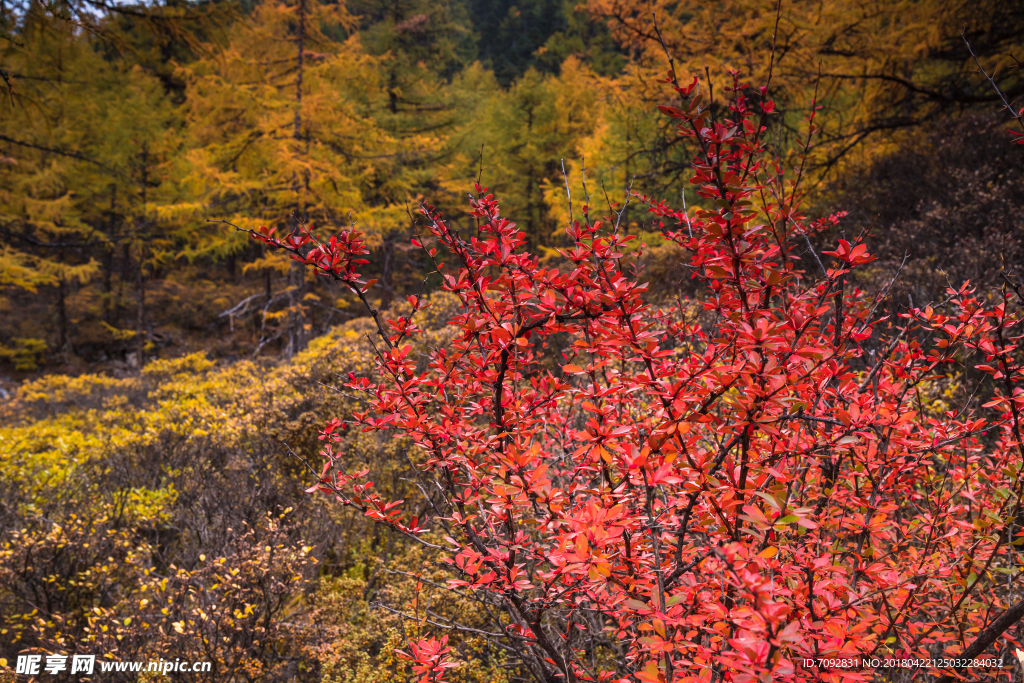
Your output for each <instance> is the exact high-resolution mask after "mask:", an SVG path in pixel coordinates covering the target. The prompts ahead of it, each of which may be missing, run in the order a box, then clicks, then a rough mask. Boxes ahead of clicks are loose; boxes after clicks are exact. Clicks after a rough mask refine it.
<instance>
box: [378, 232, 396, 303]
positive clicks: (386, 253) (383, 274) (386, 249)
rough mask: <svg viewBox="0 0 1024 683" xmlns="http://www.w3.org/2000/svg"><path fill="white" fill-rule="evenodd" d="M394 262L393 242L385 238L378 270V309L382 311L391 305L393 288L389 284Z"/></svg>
mask: <svg viewBox="0 0 1024 683" xmlns="http://www.w3.org/2000/svg"><path fill="white" fill-rule="evenodd" d="M394 260H395V242H394V240H392V239H390V238H387V239H385V240H384V244H383V245H382V246H381V269H380V289H381V293H380V309H381V310H382V311H383V310H384V309H386V308H387V307H388V306H390V305H391V300H392V299H393V298H394V293H395V290H394V287H393V286H392V284H391V279H392V278H391V271H392V270H394V267H393V265H392V262H393V261H394Z"/></svg>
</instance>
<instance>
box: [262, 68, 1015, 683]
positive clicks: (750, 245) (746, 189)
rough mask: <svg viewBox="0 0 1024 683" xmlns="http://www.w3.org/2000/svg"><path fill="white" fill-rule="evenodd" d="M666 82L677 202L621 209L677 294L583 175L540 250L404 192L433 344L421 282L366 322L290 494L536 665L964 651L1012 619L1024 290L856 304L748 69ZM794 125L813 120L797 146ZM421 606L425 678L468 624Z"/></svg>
mask: <svg viewBox="0 0 1024 683" xmlns="http://www.w3.org/2000/svg"><path fill="white" fill-rule="evenodd" d="M665 82H666V83H668V85H669V87H670V88H672V90H671V91H670V94H672V96H673V98H674V102H673V103H672V104H671V106H662V107H660V109H661V111H662V112H663V113H664V114H665V115H667V116H669V117H671V118H672V119H674V121H675V125H676V128H677V130H678V133H679V134H680V135H682V136H685V137H686V138H688V140H689V142H690V144H691V148H692V149H694V150H696V154H695V157H694V159H693V164H692V180H691V181H690V182H691V183H692V184H693V185H694V186H695V187H696V190H697V193H698V195H699V197H700V205H699V207H698V208H696V209H691V210H690V211H689V212H686V211H681V210H678V209H674V208H672V207H670V206H669V205H668V204H667V203H664V202H660V201H656V200H654V199H650V198H647V197H644V196H639V195H637V196H634V197H631V198H630V201H639V202H642V203H645V204H646V205H647V207H648V209H649V211H650V214H651V215H652V216H653V218H654V221H655V226H656V227H657V228H660V229H661V231H662V232H663V235H664V236H665V237H666V238H667V239H669V240H671V241H672V242H674V243H676V244H677V245H679V247H681V248H683V249H685V251H686V253H687V254H688V262H687V265H686V267H687V269H688V271H689V273H690V274H691V278H692V279H693V280H694V281H696V282H697V283H699V284H700V285H701V287H702V292H701V294H700V295H699V296H698V297H695V298H692V299H686V298H681V299H678V300H677V301H676V302H675V303H674V304H673V305H666V306H660V307H656V306H653V305H652V304H650V303H648V302H646V301H645V291H646V289H647V285H646V284H645V283H644V273H643V269H642V265H641V264H642V262H643V249H644V246H643V245H642V244H639V240H638V239H637V237H636V236H634V235H630V234H627V231H626V230H625V226H624V225H621V224H620V223H619V222H618V220H617V216H618V214H619V212H620V211H621V208H620V207H617V206H615V205H612V204H609V205H608V209H607V211H605V212H604V213H605V214H606V215H604V216H603V217H602V218H598V217H597V214H598V213H599V212H598V210H597V209H596V208H595V207H594V206H593V205H592V204H591V196H590V195H589V194H588V189H587V187H586V184H585V179H584V178H580V179H577V182H579V181H582V182H581V183H580V185H581V186H582V195H580V194H578V192H577V194H576V196H575V197H573V198H572V202H573V203H572V204H571V207H572V209H571V210H572V211H573V213H572V214H571V219H570V220H571V223H570V224H569V225H568V226H567V228H566V232H567V234H568V237H569V241H570V245H569V246H568V247H567V248H566V249H564V250H563V252H562V255H563V256H564V257H565V258H566V259H568V261H569V262H571V267H570V268H568V269H566V270H563V271H559V270H556V269H547V268H543V267H541V266H540V265H539V260H538V257H537V255H535V254H533V253H530V252H529V251H528V250H527V249H526V248H525V237H524V235H523V233H522V232H521V231H520V230H519V229H517V227H516V224H515V223H514V222H513V221H512V220H510V219H508V218H505V217H504V216H502V215H501V213H500V210H499V206H498V201H497V200H496V199H495V198H494V197H493V196H492V195H490V194H488V193H487V191H486V189H485V188H482V187H478V188H477V192H478V194H477V196H476V197H475V198H474V199H472V202H471V203H472V215H473V216H474V217H475V219H476V221H477V227H476V230H475V231H474V233H473V234H466V233H465V232H462V233H460V232H459V231H458V230H456V229H455V227H453V225H452V224H450V223H448V222H446V220H445V219H444V218H443V217H442V216H441V215H440V214H439V212H438V211H436V210H435V209H434V208H432V207H431V206H429V205H424V206H423V207H422V209H421V213H422V216H423V219H424V220H423V225H424V226H425V228H426V232H425V234H424V235H423V237H421V238H419V239H418V241H417V242H416V245H417V246H418V247H420V246H421V247H422V248H423V250H424V251H425V252H426V253H427V254H428V255H429V257H430V259H432V260H433V263H434V264H435V266H436V270H435V274H434V275H433V277H434V278H435V279H436V278H437V277H440V279H441V283H440V288H441V289H443V290H444V291H447V292H452V293H454V294H456V295H457V296H458V297H459V300H460V302H461V306H462V308H461V311H460V312H459V313H458V314H457V315H456V316H455V317H454V319H453V320H452V321H451V324H452V325H454V326H456V327H457V329H458V334H457V335H456V338H455V340H454V341H453V343H451V344H450V345H448V346H446V347H442V348H429V349H427V348H421V347H419V346H417V343H416V335H417V333H418V331H419V330H418V328H417V327H416V317H415V316H416V312H417V311H418V310H420V309H423V308H425V307H427V306H428V305H429V297H426V298H424V297H416V296H410V297H409V298H408V300H409V303H410V304H411V309H412V313H411V314H410V315H408V316H402V317H399V318H397V319H395V320H383V319H380V317H379V315H378V313H377V311H376V310H374V311H373V315H374V318H375V319H376V320H377V328H378V333H379V339H378V340H376V343H375V348H376V349H377V372H376V377H375V378H371V377H357V376H356V375H354V374H353V375H350V377H349V379H348V381H347V384H346V387H347V388H346V389H345V390H346V391H352V392H356V393H357V394H358V395H359V396H361V397H362V401H363V406H364V407H363V409H361V410H358V411H356V412H355V413H354V414H353V415H352V419H351V420H344V419H336V420H334V421H332V422H331V423H330V424H328V425H327V426H326V427H325V428H324V429H323V431H322V433H321V437H320V438H321V440H322V442H323V450H322V451H321V455H322V456H323V458H324V461H323V465H322V471H320V468H319V467H318V468H317V470H318V473H319V480H318V482H317V483H316V484H315V485H314V486H313V487H312V488H311V489H310V490H311V491H321V492H324V493H326V494H328V495H329V496H332V497H335V498H336V499H337V501H338V502H339V503H341V504H342V505H344V506H350V507H353V508H356V509H357V510H359V511H361V512H362V513H363V514H364V515H365V516H366V517H369V518H371V519H374V520H377V521H378V522H380V523H381V524H383V525H386V526H387V527H390V528H391V529H392V530H394V531H395V532H398V533H400V534H402V535H403V536H405V537H406V538H407V539H408V540H409V541H410V542H415V543H419V544H421V545H423V546H426V547H427V548H428V549H429V550H430V551H431V552H433V553H436V554H437V556H438V557H439V558H440V561H441V562H443V563H444V564H446V565H447V567H448V570H449V579H448V581H447V589H448V590H450V591H452V592H455V593H457V594H459V595H460V596H467V595H468V596H470V597H471V598H472V599H474V600H477V601H478V602H479V603H480V604H481V605H482V609H484V610H486V611H487V613H489V614H490V615H491V618H490V622H489V625H488V626H487V627H486V628H483V629H482V630H480V629H478V632H480V633H484V634H485V635H486V636H487V637H488V638H490V639H492V640H493V641H494V642H495V644H496V646H497V647H501V648H503V649H504V650H505V651H507V652H510V653H512V654H513V656H514V658H515V659H516V661H517V662H518V664H519V665H520V666H522V667H524V668H526V669H528V670H530V671H531V672H532V674H533V676H534V677H535V678H536V679H537V680H542V681H555V680H565V681H606V680H622V681H627V680H636V681H644V682H646V683H656V682H660V681H714V680H730V681H737V682H747V681H751V682H752V681H767V680H794V681H796V680H806V681H809V680H835V681H839V680H849V681H854V680H868V679H870V678H871V676H872V672H871V671H870V670H865V669H863V668H857V667H849V668H841V667H828V666H824V665H820V666H819V663H818V662H817V661H815V662H814V664H813V665H807V664H806V663H805V660H821V659H840V658H855V657H865V658H867V657H872V658H880V659H890V660H891V659H898V660H908V659H925V660H930V659H935V658H942V657H956V656H960V657H967V658H976V657H978V656H979V655H981V654H983V653H985V652H986V651H987V650H986V648H987V646H988V645H989V644H991V643H992V642H994V641H995V640H996V639H997V638H999V637H1000V636H1001V635H1002V636H1006V634H1005V633H1004V632H1005V631H1006V629H1007V627H1008V626H1009V625H1011V624H1012V620H1011V619H1012V615H1013V614H1014V613H1015V612H1014V611H1013V608H1012V606H1011V605H1010V603H1011V602H1012V601H1013V594H1012V593H1011V589H1010V587H1009V586H1008V585H1007V582H1006V581H1005V580H1003V579H1002V577H1003V575H1005V574H1008V573H1011V572H1013V571H1015V569H1014V566H1015V554H1014V553H1015V551H1014V550H1013V548H1014V547H1015V546H1016V545H1017V544H1019V543H1020V540H1021V534H1020V533H1019V532H1018V528H1019V524H1018V519H1019V513H1020V505H1021V500H1022V498H1021V496H1022V493H1024V492H1022V491H1021V477H1020V467H1021V458H1022V450H1021V448H1022V446H1021V443H1022V440H1021V425H1020V414H1021V410H1022V409H1024V390H1022V388H1021V381H1022V380H1024V374H1022V370H1021V359H1020V353H1019V351H1018V349H1017V341H1018V340H1019V335H1020V332H1019V329H1020V322H1021V314H1020V307H1019V306H1020V304H1021V303H1022V302H1021V299H1020V294H1019V293H1014V292H1013V291H1011V290H1009V289H1007V290H1004V291H995V292H978V291H975V289H974V288H972V286H971V285H970V284H969V283H965V284H963V285H962V286H959V285H958V286H957V287H956V288H951V289H950V290H949V292H948V297H947V298H946V299H945V300H944V301H941V302H933V303H932V304H931V305H928V306H926V307H921V306H920V305H918V306H915V307H912V308H909V309H906V310H905V312H902V313H898V314H897V313H894V312H893V311H894V309H893V308H892V307H884V306H881V305H880V302H882V300H883V299H884V298H885V296H886V294H887V291H888V288H883V289H882V291H879V292H876V293H875V294H874V295H871V296H869V295H867V294H866V293H865V292H863V291H860V290H858V289H855V288H852V287H851V286H849V285H848V284H847V278H848V276H849V274H850V273H851V271H853V270H854V269H857V268H860V267H862V266H863V265H864V264H866V263H869V262H870V261H872V260H873V257H872V256H871V255H870V254H869V253H868V251H867V247H866V245H865V238H866V237H867V234H868V230H866V229H862V228H861V226H843V224H842V220H841V219H842V215H833V216H829V217H827V218H824V219H820V220H810V219H808V218H807V216H805V214H804V213H803V210H802V208H801V201H802V198H803V197H804V191H803V187H802V186H801V181H802V179H803V177H802V169H803V168H804V167H805V163H806V158H805V157H798V158H797V159H796V163H795V165H794V166H792V167H784V163H783V161H782V160H781V159H780V158H779V157H777V156H776V155H775V154H773V152H772V151H771V149H770V148H769V146H768V145H767V144H766V137H767V136H766V126H767V122H768V121H769V120H770V117H771V116H772V110H773V105H772V102H771V101H770V100H769V99H768V98H769V94H768V90H767V88H760V90H759V91H758V90H757V89H751V88H748V87H747V86H746V85H742V84H741V83H740V81H739V80H734V82H733V85H732V87H731V88H730V89H729V93H730V103H729V106H728V111H727V112H726V111H724V110H722V111H718V112H717V115H716V114H713V113H712V111H713V110H711V109H709V108H707V107H702V106H701V103H702V100H703V98H704V96H705V92H704V91H703V90H704V88H705V87H706V85H705V83H702V82H700V81H698V79H696V78H695V79H694V80H693V81H692V82H691V83H689V84H687V85H682V84H680V83H679V82H678V81H677V80H676V77H675V75H674V74H673V73H672V72H669V75H668V78H667V80H666V81H665ZM811 111H812V112H813V111H814V108H813V107H812V109H811ZM815 130H816V124H815V122H814V114H813V113H812V114H811V116H810V117H809V118H808V119H807V120H805V121H804V123H803V127H802V136H803V139H802V141H801V144H802V145H803V147H804V149H806V148H807V147H808V146H809V144H810V142H809V141H810V137H811V136H812V135H813V134H814V133H815ZM569 185H570V184H569V183H568V182H567V186H566V190H567V191H569V192H570V193H571V190H570V188H569ZM836 226H840V227H842V228H844V229H845V231H846V233H845V234H846V235H847V237H846V238H845V239H842V240H839V241H838V244H836V245H835V247H834V248H833V249H830V250H828V251H824V252H823V253H822V254H821V255H818V254H817V253H816V252H815V250H814V248H813V246H812V245H811V241H810V240H811V239H813V238H814V237H815V235H817V234H818V233H820V232H821V231H823V230H825V229H827V228H828V229H833V228H835V227H836ZM253 236H254V237H256V238H258V239H260V240H262V241H263V242H265V243H268V244H271V245H274V246H277V247H281V248H284V249H286V250H288V251H290V252H291V253H292V255H293V257H294V258H296V259H298V260H301V261H303V262H304V263H306V264H308V265H310V266H313V267H314V268H316V269H317V271H318V272H319V273H320V274H322V275H324V276H327V277H330V278H333V279H335V280H338V281H340V282H342V283H343V284H345V285H347V286H348V287H349V288H351V289H353V290H354V291H356V292H358V293H359V294H360V296H363V294H362V293H363V292H365V291H366V289H367V288H368V287H369V286H370V284H372V283H367V282H365V281H363V280H362V279H360V276H359V275H358V273H357V269H358V267H359V265H360V262H361V259H362V256H361V252H362V251H363V248H362V244H361V241H360V240H361V237H360V235H359V234H358V233H356V232H343V233H341V234H340V235H338V236H336V237H332V238H330V239H323V238H320V237H319V236H317V235H316V231H315V229H312V228H310V229H308V230H304V231H303V232H302V233H301V234H298V235H294V236H292V237H290V238H287V239H284V240H279V239H278V238H276V237H274V236H273V235H272V234H270V231H263V232H255V231H254V233H253ZM897 275H898V273H892V279H895V278H896V276H897ZM364 301H365V298H364ZM957 373H961V374H963V375H966V376H970V377H972V378H975V379H976V380H977V386H976V387H972V390H973V391H972V393H971V397H970V399H969V400H967V401H966V403H964V404H963V405H948V404H943V403H941V402H937V401H936V400H934V399H935V398H936V396H937V395H939V394H941V391H942V388H943V387H944V386H948V383H949V382H951V381H953V380H952V379H951V378H952V377H954V376H956V375H957ZM350 429H361V430H363V431H381V432H385V433H388V434H393V435H394V436H396V437H402V438H404V439H408V440H410V441H411V442H412V443H414V444H415V446H416V448H415V450H414V453H411V454H410V457H412V458H413V459H414V460H415V462H416V465H417V472H418V474H417V477H418V481H417V482H415V483H416V485H417V486H418V487H419V489H420V491H421V494H422V498H421V499H420V500H419V501H416V502H415V504H413V502H412V501H409V502H403V501H401V500H394V501H388V500H386V499H384V498H383V497H382V496H380V495H378V494H376V493H375V490H374V483H373V482H372V481H370V480H369V479H368V478H367V475H366V472H352V471H344V470H343V469H342V468H341V467H340V465H339V463H340V461H341V453H340V452H336V451H335V449H334V444H335V443H337V442H339V441H341V440H342V434H343V433H344V432H345V431H346V430H350ZM1007 615H1011V616H1009V617H1008V616H1007ZM419 616H420V615H417V617H419ZM1017 618H1019V616H1018V617H1017ZM423 619H424V620H425V622H421V623H428V624H431V625H432V626H433V627H434V629H435V631H436V634H437V635H436V637H435V638H427V639H422V638H419V639H414V640H413V641H412V642H410V643H409V645H408V647H407V648H405V649H404V650H403V653H402V656H405V657H411V658H413V659H414V660H415V663H416V671H417V672H418V673H419V674H420V679H421V680H423V681H441V680H443V679H444V676H445V674H446V667H447V663H446V662H448V658H447V654H448V649H447V645H446V640H445V639H446V638H447V636H446V635H444V634H445V633H458V632H460V631H470V630H473V629H471V628H470V627H469V626H466V625H465V624H460V623H458V622H456V621H451V620H445V619H441V618H439V617H437V616H436V615H434V616H433V617H430V618H428V616H426V615H424V616H423ZM1007 622H1009V623H1007ZM994 651H995V650H988V651H987V652H988V653H989V655H991V653H992V652H994ZM904 666H906V663H904ZM933 666H934V664H931V665H930V664H928V663H927V662H926V663H925V664H924V668H929V667H933ZM958 672H959V673H958ZM945 673H947V674H948V675H950V676H953V675H967V674H970V675H975V676H977V675H985V676H994V675H995V674H996V672H995V671H991V670H984V669H962V670H961V669H952V670H951V669H946V670H945Z"/></svg>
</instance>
